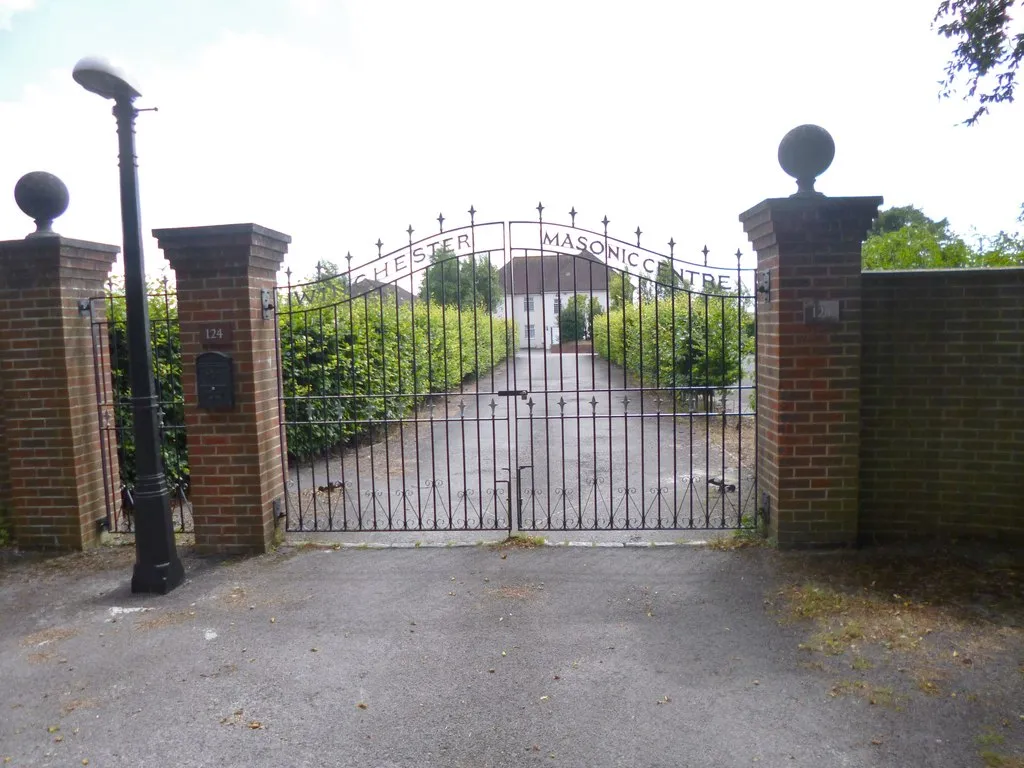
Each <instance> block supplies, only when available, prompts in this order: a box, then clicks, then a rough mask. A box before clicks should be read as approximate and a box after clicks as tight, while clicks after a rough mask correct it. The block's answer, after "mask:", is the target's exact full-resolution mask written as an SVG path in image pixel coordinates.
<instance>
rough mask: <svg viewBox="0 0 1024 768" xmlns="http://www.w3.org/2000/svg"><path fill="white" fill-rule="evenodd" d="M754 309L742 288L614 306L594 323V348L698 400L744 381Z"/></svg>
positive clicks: (649, 381) (648, 382) (655, 383)
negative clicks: (715, 293) (743, 366)
mask: <svg viewBox="0 0 1024 768" xmlns="http://www.w3.org/2000/svg"><path fill="white" fill-rule="evenodd" d="M753 318H754V313H753V308H752V307H751V306H749V305H748V302H747V301H746V300H744V299H741V298H740V296H739V294H738V293H737V292H736V291H723V292H722V293H721V294H717V295H712V294H702V293H691V292H689V291H685V290H679V291H675V292H672V293H671V295H669V296H667V297H665V298H661V299H653V300H648V301H641V302H640V303H639V306H638V305H636V304H626V305H624V306H622V307H620V308H617V309H612V310H611V311H610V312H609V313H608V314H607V315H606V316H605V317H604V318H603V319H599V320H598V321H597V322H595V323H594V351H595V352H597V354H599V355H600V356H601V357H603V358H605V359H608V360H611V361H612V362H613V363H617V364H618V365H621V366H622V367H623V368H625V369H626V370H627V371H629V372H630V373H632V374H633V375H634V376H637V377H638V378H641V379H642V381H643V382H644V385H645V386H651V387H675V388H678V392H679V395H680V399H681V401H683V403H687V402H688V403H690V404H692V403H693V402H694V400H696V399H703V400H704V402H710V400H709V399H708V398H707V395H708V393H710V392H714V391H722V390H724V389H726V388H728V387H730V386H733V385H734V384H736V382H738V381H739V379H740V376H741V374H742V361H743V360H744V359H746V358H748V357H749V356H750V355H751V354H753V353H754V332H753Z"/></svg>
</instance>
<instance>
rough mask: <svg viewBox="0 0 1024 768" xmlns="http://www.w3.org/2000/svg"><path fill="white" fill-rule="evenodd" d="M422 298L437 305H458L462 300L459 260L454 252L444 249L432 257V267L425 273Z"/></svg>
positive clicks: (421, 292)
mask: <svg viewBox="0 0 1024 768" xmlns="http://www.w3.org/2000/svg"><path fill="white" fill-rule="evenodd" d="M420 298H421V299H424V300H427V301H432V302H433V303H435V304H442V305H444V304H458V303H459V300H460V299H461V298H462V286H461V284H460V275H459V260H458V258H457V257H456V256H455V253H454V251H450V250H448V249H446V248H442V249H441V250H439V251H434V252H433V253H432V254H431V255H430V266H429V267H427V269H426V270H425V271H424V273H423V282H422V283H421V284H420Z"/></svg>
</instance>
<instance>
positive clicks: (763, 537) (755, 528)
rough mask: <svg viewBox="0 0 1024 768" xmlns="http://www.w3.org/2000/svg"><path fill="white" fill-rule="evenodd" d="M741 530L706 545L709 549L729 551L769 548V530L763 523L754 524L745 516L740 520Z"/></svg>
mask: <svg viewBox="0 0 1024 768" xmlns="http://www.w3.org/2000/svg"><path fill="white" fill-rule="evenodd" d="M740 526H741V527H740V528H738V529H736V530H735V531H733V532H732V533H731V534H730V535H728V536H720V537H718V538H715V539H711V540H710V541H708V543H707V544H706V545H705V546H707V548H708V549H715V550H718V551H728V550H733V549H747V548H748V547H768V546H771V543H772V542H771V541H770V540H769V538H768V529H767V526H765V525H764V523H763V521H759V522H758V523H757V524H755V523H754V520H753V518H751V517H750V516H749V515H744V516H743V517H742V518H741V520H740Z"/></svg>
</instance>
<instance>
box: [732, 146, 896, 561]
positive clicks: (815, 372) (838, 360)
mask: <svg viewBox="0 0 1024 768" xmlns="http://www.w3.org/2000/svg"><path fill="white" fill-rule="evenodd" d="M834 151H835V146H834V144H833V143H832V138H831V137H830V136H829V135H828V133H827V132H825V131H824V130H823V129H821V128H817V127H816V126H801V127H800V128H797V129H794V130H793V131H791V132H790V133H789V134H787V136H786V137H785V138H784V139H783V141H782V144H781V145H780V146H779V162H780V163H781V164H782V166H783V169H784V170H785V171H786V172H787V173H789V174H790V175H791V176H794V177H796V178H797V182H798V186H799V190H800V191H798V192H797V194H795V195H793V196H792V197H788V198H775V199H768V200H765V201H764V202H762V203H760V204H758V205H756V206H754V207H753V208H751V209H750V210H749V211H746V212H745V213H743V214H741V215H740V221H741V222H742V223H743V228H744V230H745V231H746V233H747V236H748V237H749V238H750V241H751V243H752V244H753V246H754V250H756V251H757V271H758V275H757V291H758V311H757V371H758V381H757V413H758V467H757V475H758V491H759V494H760V495H761V500H760V503H761V505H762V507H764V506H767V507H768V512H769V520H770V526H771V532H772V534H773V535H774V536H775V537H776V540H777V542H778V545H779V546H780V547H783V548H793V547H830V546H848V545H853V544H855V543H856V540H857V517H858V505H859V494H858V471H859V462H860V458H859V454H860V344H861V323H860V316H861V288H860V275H861V244H862V242H863V240H864V237H865V235H866V234H867V230H868V228H869V227H870V226H871V222H872V221H873V220H874V218H875V217H876V216H877V215H878V206H879V205H880V204H881V202H882V198H881V197H825V196H824V195H821V194H820V193H817V192H815V191H814V180H815V177H816V176H817V175H819V174H820V173H821V172H822V171H824V170H825V169H826V168H827V167H828V166H829V164H830V163H831V161H832V155H833V154H834Z"/></svg>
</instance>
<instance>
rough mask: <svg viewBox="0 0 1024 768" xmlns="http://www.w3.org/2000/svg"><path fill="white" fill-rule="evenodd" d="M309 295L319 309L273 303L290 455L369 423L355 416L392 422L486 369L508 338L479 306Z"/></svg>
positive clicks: (304, 453)
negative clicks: (277, 316)
mask: <svg viewBox="0 0 1024 768" xmlns="http://www.w3.org/2000/svg"><path fill="white" fill-rule="evenodd" d="M338 297H340V299H341V300H340V301H336V300H335V301H331V299H334V298H338ZM317 298H318V301H317V302H316V303H322V305H321V306H314V307H310V306H309V301H308V300H307V301H300V300H299V299H301V296H298V297H292V301H291V303H289V301H288V298H286V297H282V298H281V305H280V306H281V310H280V334H281V355H282V357H281V360H282V366H283V370H284V381H283V387H284V398H285V421H286V423H287V424H288V429H287V439H288V453H289V455H291V456H292V457H294V458H297V459H305V458H309V457H310V456H314V455H317V454H320V453H322V452H324V451H327V450H330V449H333V448H335V447H338V446H340V445H343V444H346V443H348V442H350V441H351V440H352V439H353V438H355V437H357V436H358V435H360V434H362V433H364V432H367V431H369V430H370V429H372V428H373V426H374V425H373V424H367V423H360V422H366V421H379V420H381V419H395V418H400V417H402V416H404V415H405V414H407V413H409V411H410V410H411V409H412V408H413V407H414V406H415V404H416V402H417V401H418V400H421V399H422V398H423V397H425V396H426V395H427V394H429V393H434V392H446V391H450V390H452V389H455V388H456V387H458V386H459V384H460V383H461V382H463V381H464V380H466V379H467V378H468V377H472V376H480V375H481V374H483V373H486V372H487V371H489V370H490V369H491V368H493V367H494V366H495V365H496V364H497V363H499V362H501V361H502V360H504V359H505V358H506V357H507V356H508V354H509V352H510V351H511V345H512V344H513V343H514V339H515V338H516V335H515V333H509V330H510V328H509V327H508V325H507V324H506V321H504V320H502V319H500V318H495V317H493V316H491V315H490V314H489V313H488V312H487V311H486V309H484V308H482V307H481V308H479V309H477V310H473V309H468V310H462V311H460V310H459V309H458V307H455V306H441V305H438V304H435V303H431V302H427V301H420V300H417V301H415V302H406V303H402V304H399V305H398V306H396V305H395V301H394V299H393V298H391V299H390V300H388V298H387V297H385V299H384V300H383V301H382V300H381V298H380V296H379V295H378V294H377V293H374V294H370V295H364V296H357V297H356V298H354V299H352V300H348V299H347V298H345V297H344V293H343V288H339V289H338V291H337V292H336V293H334V294H333V295H331V294H328V295H327V296H323V295H321V296H319V297H317ZM325 302H330V303H325ZM384 395H387V396H384Z"/></svg>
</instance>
